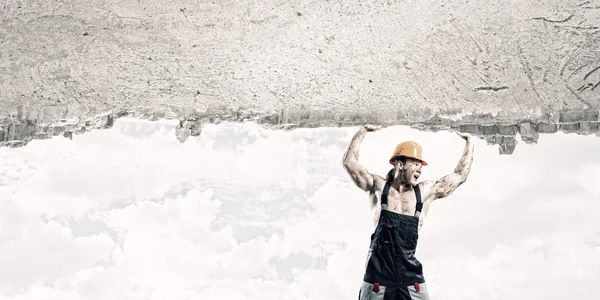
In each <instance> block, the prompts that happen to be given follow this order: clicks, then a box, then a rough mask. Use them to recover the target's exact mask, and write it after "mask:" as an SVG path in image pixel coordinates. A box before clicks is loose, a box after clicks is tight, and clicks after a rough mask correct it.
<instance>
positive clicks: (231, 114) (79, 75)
mask: <svg viewBox="0 0 600 300" xmlns="http://www.w3.org/2000/svg"><path fill="white" fill-rule="evenodd" d="M0 8H1V10H0V104H1V105H0V119H1V121H0V124H1V125H0V144H1V145H3V146H19V145H24V144H26V143H27V142H28V141H30V140H31V139H33V138H44V137H48V136H51V135H55V134H64V135H65V136H72V134H73V133H75V134H76V133H82V132H85V131H87V130H90V129H93V128H106V127H110V126H112V122H114V118H118V117H119V116H124V115H128V116H134V117H140V118H150V119H156V118H177V119H179V120H181V126H180V128H179V130H178V137H179V138H180V140H182V141H184V140H185V139H186V138H187V136H189V135H198V134H200V131H201V128H202V124H204V123H207V122H213V123H214V122H219V121H223V120H229V121H237V122H239V121H246V120H251V121H256V122H259V123H262V124H265V126H275V127H277V128H282V129H289V128H294V127H297V126H301V127H316V126H346V125H356V124H363V123H377V124H382V125H392V124H404V125H410V126H413V127H417V128H422V129H424V130H444V129H456V130H466V131H469V132H473V133H474V134H476V135H478V136H481V137H482V138H485V139H486V140H488V141H489V142H493V143H500V144H502V143H506V144H505V145H501V147H500V149H505V150H501V153H505V154H510V153H512V150H511V149H513V150H514V147H513V144H514V143H515V141H514V139H512V138H510V137H514V135H515V134H516V132H519V131H524V132H525V133H526V136H527V142H531V143H535V141H536V140H537V132H536V129H537V130H538V131H539V130H540V129H542V132H544V133H546V132H555V131H558V130H566V131H568V132H576V133H580V134H592V133H595V134H599V133H598V129H597V127H598V126H595V125H596V123H593V122H597V121H599V119H598V111H599V110H600V29H599V28H600V1H599V0H590V1H573V0H546V1H537V0H533V1H531V0H516V1H511V3H510V4H507V3H502V2H494V1H487V0H473V1H468V2H465V1H456V0H447V1H444V0H442V1H429V2H423V1H399V0H385V1H381V0H375V1H360V0H348V1H333V0H332V1H323V0H319V1H316V0H309V1H299V0H291V1H280V0H277V1H274V0H265V1H251V0H240V1H214V2H213V1H191V0H181V1H167V2H165V1H158V0H149V1H142V2H139V1H133V0H128V1H96V0H81V1H76V2H74V1H51V2H49V1H42V0H32V1H20V0H7V1H5V2H4V3H3V4H2V5H0ZM578 122H586V123H584V124H585V125H580V124H579V123H578ZM587 122H592V123H587ZM563 123H564V124H563ZM523 124H525V125H523ZM573 124H577V125H573ZM590 124H592V125H590ZM50 127H51V128H52V130H49V128H50Z"/></svg>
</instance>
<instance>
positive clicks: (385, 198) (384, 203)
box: [381, 181, 390, 210]
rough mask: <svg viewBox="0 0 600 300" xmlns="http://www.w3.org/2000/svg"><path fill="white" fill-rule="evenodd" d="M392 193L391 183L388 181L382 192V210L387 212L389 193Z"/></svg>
mask: <svg viewBox="0 0 600 300" xmlns="http://www.w3.org/2000/svg"><path fill="white" fill-rule="evenodd" d="M389 192H390V182H389V181H386V182H385V186H384V187H383V191H382V192H381V209H386V210H387V204H388V193H389Z"/></svg>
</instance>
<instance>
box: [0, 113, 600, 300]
mask: <svg viewBox="0 0 600 300" xmlns="http://www.w3.org/2000/svg"><path fill="white" fill-rule="evenodd" d="M175 125H176V124H175V122H172V121H162V122H148V121H139V120H132V119H119V120H118V122H117V123H116V125H115V126H114V127H113V128H112V129H109V130H103V131H94V132H91V133H88V134H85V135H77V136H75V137H74V139H73V140H72V141H71V140H67V139H65V138H62V137H55V138H54V139H52V140H44V141H33V142H31V143H29V144H28V145H27V146H26V147H22V148H16V149H10V148H0V266H1V267H0V300H4V299H45V300H50V299H111V300H112V299H207V300H213V299H214V300H217V299H257V300H258V299H261V300H263V299H265V300H270V299H277V300H281V299H286V300H287V299H290V300H291V299H311V300H313V299H327V300H333V299H340V300H342V299H355V298H357V295H358V289H359V285H360V283H361V280H362V275H363V267H364V263H365V259H366V254H367V250H368V249H367V248H368V244H369V236H370V233H371V232H372V230H373V224H372V223H371V221H370V212H369V208H368V202H367V195H366V194H365V193H364V192H362V191H360V190H359V189H358V188H357V187H355V186H354V185H353V184H352V182H351V181H350V179H349V177H348V176H347V175H346V174H345V172H344V170H343V168H342V166H341V157H342V155H343V152H344V151H345V149H346V147H347V145H348V143H349V141H350V139H351V137H352V135H353V134H354V132H355V131H356V129H357V128H356V127H352V128H318V129H299V130H294V131H288V132H284V131H271V130H267V129H264V128H261V127H259V126H257V125H253V124H220V125H206V126H205V128H204V131H203V132H202V136H201V137H199V138H191V139H190V140H188V141H187V142H186V143H183V144H181V143H179V142H177V141H176V139H175V134H174V127H175ZM408 139H410V140H415V141H418V142H419V143H421V144H422V146H423V148H424V155H425V157H426V159H427V160H428V162H429V166H427V167H425V168H424V171H423V176H422V177H421V179H435V178H438V177H441V176H443V175H446V174H448V173H450V172H452V171H453V169H454V167H455V165H456V163H457V162H458V159H459V158H460V155H461V153H462V150H463V146H464V141H463V140H462V139H461V138H460V137H458V136H456V135H455V134H453V133H449V132H438V133H431V132H419V131H417V130H413V129H409V128H406V127H390V128H386V129H384V130H381V131H379V132H375V133H369V134H368V135H367V137H366V138H365V140H364V143H363V146H362V147H361V162H362V163H363V164H364V165H365V166H366V167H367V168H368V169H369V170H370V171H371V172H373V173H379V174H381V175H385V173H386V172H387V171H388V169H389V168H390V166H389V164H388V163H387V159H388V158H389V155H390V154H391V152H392V151H393V149H394V147H395V145H396V144H397V143H398V142H400V141H403V140H408ZM598 153H600V138H598V137H596V136H594V135H592V136H577V135H574V134H571V135H565V134H562V133H559V134H556V135H542V136H541V137H540V141H539V143H538V144H537V145H536V146H528V145H526V144H524V143H522V142H520V143H519V146H518V147H517V149H516V151H515V153H514V154H513V155H511V156H500V155H498V148H497V146H488V145H486V144H485V142H483V141H482V140H477V143H476V152H475V160H474V165H473V169H472V171H471V175H470V177H469V180H468V181H467V182H466V183H465V184H464V185H463V186H461V187H460V188H459V189H458V190H457V191H456V192H454V193H453V194H452V195H451V196H449V197H448V198H445V199H442V200H440V201H439V202H436V203H434V205H433V206H432V207H431V210H430V212H429V214H428V216H427V219H426V222H425V225H424V227H423V231H422V233H421V238H420V241H419V246H418V249H417V256H418V258H419V259H420V260H421V262H422V263H423V265H424V272H425V276H426V279H427V281H428V287H429V291H430V294H431V296H432V298H433V299H445V300H453V299H528V300H530V299H544V300H547V299H567V298H568V299H595V297H597V295H598V294H599V293H600V285H599V284H598V283H599V282H600V221H599V220H600V219H599V218H598V216H599V214H600V156H598Z"/></svg>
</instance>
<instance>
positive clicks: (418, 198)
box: [386, 184, 423, 217]
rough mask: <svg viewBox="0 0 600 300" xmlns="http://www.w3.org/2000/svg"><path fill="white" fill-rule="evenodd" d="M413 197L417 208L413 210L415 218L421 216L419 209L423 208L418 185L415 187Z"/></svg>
mask: <svg viewBox="0 0 600 300" xmlns="http://www.w3.org/2000/svg"><path fill="white" fill-rule="evenodd" d="M415 195H416V196H417V208H416V209H415V217H419V216H420V215H421V208H423V202H422V201H421V189H420V188H419V185H418V184H417V185H415ZM386 201H387V195H386Z"/></svg>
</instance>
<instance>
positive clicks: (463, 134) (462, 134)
mask: <svg viewBox="0 0 600 300" xmlns="http://www.w3.org/2000/svg"><path fill="white" fill-rule="evenodd" d="M456 134H457V135H458V136H460V137H461V138H463V140H465V141H467V142H468V141H470V140H471V135H470V134H468V133H463V132H458V131H457V132H456Z"/></svg>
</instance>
